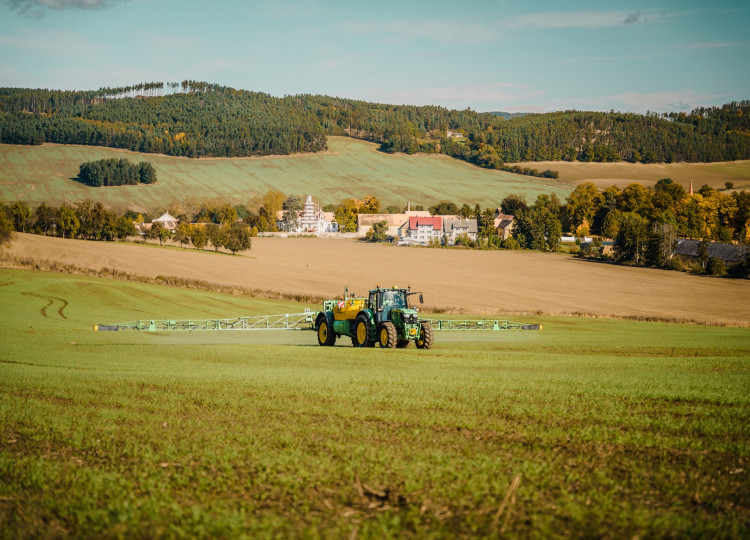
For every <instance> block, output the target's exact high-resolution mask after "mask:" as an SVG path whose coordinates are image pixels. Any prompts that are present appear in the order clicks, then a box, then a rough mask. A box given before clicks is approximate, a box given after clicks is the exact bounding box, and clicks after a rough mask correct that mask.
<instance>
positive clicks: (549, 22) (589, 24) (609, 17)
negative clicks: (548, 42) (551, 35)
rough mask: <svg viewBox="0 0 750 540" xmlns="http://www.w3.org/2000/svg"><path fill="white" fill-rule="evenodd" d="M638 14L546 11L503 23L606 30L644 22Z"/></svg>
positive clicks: (625, 12)
mask: <svg viewBox="0 0 750 540" xmlns="http://www.w3.org/2000/svg"><path fill="white" fill-rule="evenodd" d="M649 16H650V15H649ZM646 20H647V17H646V16H644V15H642V14H641V13H640V12H637V13H628V12H627V11H621V10H614V11H546V12H542V13H529V14H528V15H519V16H517V17H512V18H510V19H507V20H506V21H505V24H504V26H506V27H508V28H606V27H611V26H621V25H623V24H635V23H640V22H645V21H646Z"/></svg>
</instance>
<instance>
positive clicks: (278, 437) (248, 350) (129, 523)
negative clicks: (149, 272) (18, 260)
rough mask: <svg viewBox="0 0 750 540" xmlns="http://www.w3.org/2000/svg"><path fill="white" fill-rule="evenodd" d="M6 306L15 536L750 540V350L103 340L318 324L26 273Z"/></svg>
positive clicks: (300, 336) (231, 302)
mask: <svg viewBox="0 0 750 540" xmlns="http://www.w3.org/2000/svg"><path fill="white" fill-rule="evenodd" d="M0 305H2V306H3V309H2V311H0V318H1V319H2V320H1V321H0V329H1V330H0V339H1V341H0V537H3V538H5V537H59V536H74V537H93V536H100V537H115V536H118V537H128V538H131V537H155V536H170V537H177V536H187V537H238V536H243V535H244V536H249V537H259V536H260V537H326V538H345V537H350V536H351V535H352V534H356V535H357V536H359V537H377V538H383V537H399V538H401V537H420V538H423V537H451V538H453V537H456V536H458V537H469V536H493V537H494V536H497V535H501V534H504V535H505V536H511V537H529V536H536V537H570V536H577V537H582V536H585V537H616V538H623V537H629V538H630V537H711V538H715V537H734V538H743V537H744V538H747V537H748V535H749V534H750V489H749V488H748V486H750V479H749V478H748V470H750V453H749V449H748V440H749V435H750V433H749V431H750V429H749V428H748V426H750V393H749V392H748V388H750V331H749V330H748V329H741V328H719V327H702V326H691V325H678V324H657V323H644V322H633V321H615V320H587V319H575V318H527V319H524V320H528V321H529V322H541V323H543V324H544V329H543V330H542V331H541V332H494V333H493V332H486V333H464V334H461V333H437V334H436V336H437V342H436V345H435V347H434V348H433V349H432V350H430V351H418V350H415V349H406V350H381V349H379V348H377V349H365V350H355V349H352V348H351V347H350V346H349V345H348V344H343V343H342V344H341V346H337V347H334V348H332V349H330V348H322V347H318V346H317V345H316V344H315V335H314V334H313V333H312V332H276V333H252V332H194V333H177V332H175V333H172V334H154V333H148V332H98V333H97V332H93V331H92V329H91V327H92V325H94V324H98V323H114V322H120V321H126V320H133V319H142V318H162V317H174V318H178V317H190V318H200V317H231V316H238V315H245V314H247V315H250V314H262V313H283V312H288V311H299V310H300V308H301V307H305V306H300V305H298V304H289V303H284V302H278V301H270V300H260V299H253V298H247V297H242V296H231V295H224V294H218V293H207V292H199V291H190V290H182V289H177V288H168V287H161V286H156V285H147V284H140V283H131V282H121V281H115V280H107V279H102V278H94V277H83V276H68V275H63V274H53V273H40V272H31V271H21V270H0ZM307 307H311V306H307ZM514 480H515V481H514Z"/></svg>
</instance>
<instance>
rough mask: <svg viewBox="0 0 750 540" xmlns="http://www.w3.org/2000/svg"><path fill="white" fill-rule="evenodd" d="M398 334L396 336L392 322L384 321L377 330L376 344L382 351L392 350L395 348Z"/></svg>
mask: <svg viewBox="0 0 750 540" xmlns="http://www.w3.org/2000/svg"><path fill="white" fill-rule="evenodd" d="M397 339H398V334H396V327H395V326H394V325H393V323H392V322H390V321H386V322H384V323H382V324H381V325H380V328H379V329H378V343H380V347H381V348H383V349H386V348H387V349H393V348H394V347H395V346H396V340H397Z"/></svg>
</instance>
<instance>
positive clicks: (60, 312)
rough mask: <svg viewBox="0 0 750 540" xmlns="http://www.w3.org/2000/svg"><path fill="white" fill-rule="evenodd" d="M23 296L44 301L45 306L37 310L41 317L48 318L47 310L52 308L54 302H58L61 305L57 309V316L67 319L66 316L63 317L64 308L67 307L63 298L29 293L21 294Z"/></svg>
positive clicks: (66, 302)
mask: <svg viewBox="0 0 750 540" xmlns="http://www.w3.org/2000/svg"><path fill="white" fill-rule="evenodd" d="M21 294H22V295H24V296H30V297H33V298H40V299H42V300H46V301H47V304H46V305H44V306H43V307H41V308H40V309H39V313H40V314H41V315H42V317H45V318H49V315H48V314H47V309H49V307H50V306H52V305H53V304H54V303H55V301H57V302H60V303H61V304H62V305H61V306H60V307H59V308H57V314H58V316H59V317H60V318H61V319H66V320H67V319H68V317H67V315H65V308H66V307H68V301H67V300H65V298H60V297H59V296H46V295H43V294H36V293H30V292H25V293H21Z"/></svg>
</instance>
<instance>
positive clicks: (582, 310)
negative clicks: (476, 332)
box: [5, 234, 750, 326]
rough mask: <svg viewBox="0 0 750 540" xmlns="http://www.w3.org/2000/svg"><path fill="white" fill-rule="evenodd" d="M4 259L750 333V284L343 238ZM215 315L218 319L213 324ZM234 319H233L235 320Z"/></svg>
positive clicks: (41, 250)
mask: <svg viewBox="0 0 750 540" xmlns="http://www.w3.org/2000/svg"><path fill="white" fill-rule="evenodd" d="M5 253H6V254H9V255H11V256H16V257H29V258H33V259H36V260H48V261H58V262H62V263H66V264H74V265H77V266H81V267H85V268H92V269H100V268H104V267H106V268H116V269H118V270H120V271H123V272H127V273H130V274H134V275H140V276H145V277H156V276H159V275H162V276H179V277H183V278H189V279H197V280H204V281H208V282H211V283H216V284H221V285H232V286H239V287H247V288H256V289H267V290H271V291H278V292H285V293H295V294H308V295H319V296H335V295H339V294H341V293H342V292H343V288H344V286H345V285H348V286H349V290H350V291H354V292H357V293H360V294H364V293H365V292H366V291H367V290H368V289H369V288H371V287H373V286H374V285H375V284H376V283H379V284H380V285H381V286H391V285H394V284H398V285H401V286H404V285H406V284H411V285H412V286H413V287H414V288H415V289H417V290H421V291H423V292H424V296H425V303H426V305H425V306H424V309H425V310H434V309H446V310H449V311H456V312H462V313H470V314H483V315H513V314H529V313H539V314H549V315H567V314H586V315H594V316H605V317H607V316H614V317H639V318H640V317H642V318H658V319H667V320H669V319H673V320H686V321H695V322H701V323H708V324H730V325H743V326H747V325H750V281H738V280H729V279H718V278H709V277H701V276H694V275H688V274H684V273H679V272H672V271H663V270H654V269H648V268H629V267H623V266H615V265H609V264H602V263H597V262H589V261H585V260H580V259H575V258H572V257H569V256H565V255H555V254H544V253H536V252H523V251H462V250H449V249H428V248H413V247H393V246H387V245H371V244H365V243H362V242H359V241H356V240H350V239H318V238H287V239H283V238H254V239H253V248H252V250H251V251H249V252H246V254H245V255H238V256H234V257H232V256H229V255H218V254H215V253H211V252H202V253H201V252H196V251H194V250H181V249H165V248H158V247H149V246H141V245H136V244H122V243H117V244H115V243H105V242H86V241H82V240H63V239H59V238H47V237H43V236H35V235H28V234H17V235H16V238H15V240H14V242H13V245H12V247H11V248H6V250H5ZM218 315H220V314H217V316H218ZM237 315H241V314H237Z"/></svg>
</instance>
